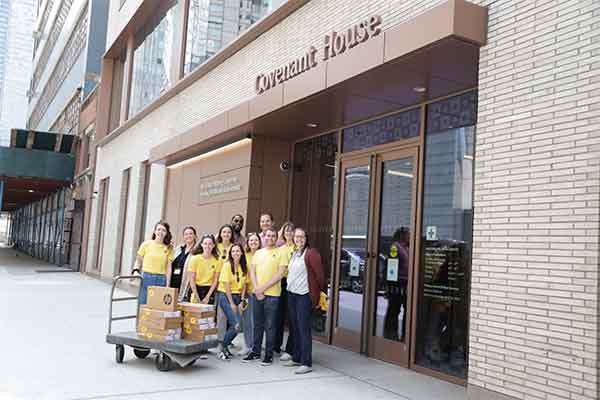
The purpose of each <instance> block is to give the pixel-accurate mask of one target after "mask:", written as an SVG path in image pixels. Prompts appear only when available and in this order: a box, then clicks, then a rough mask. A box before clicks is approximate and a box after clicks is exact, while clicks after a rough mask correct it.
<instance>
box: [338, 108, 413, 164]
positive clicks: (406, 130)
mask: <svg viewBox="0 0 600 400" xmlns="http://www.w3.org/2000/svg"><path fill="white" fill-rule="evenodd" d="M420 130H421V108H414V109H412V110H408V111H404V112H401V113H399V114H394V115H390V116H387V117H382V118H379V119H375V120H372V121H368V122H365V123H362V124H359V125H355V126H352V127H350V128H346V129H344V130H343V131H342V152H344V153H347V152H349V151H355V150H362V149H366V148H369V147H373V146H377V145H380V144H386V143H391V142H395V141H397V140H402V139H408V138H413V137H417V136H419V132H420Z"/></svg>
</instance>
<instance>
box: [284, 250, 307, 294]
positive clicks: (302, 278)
mask: <svg viewBox="0 0 600 400" xmlns="http://www.w3.org/2000/svg"><path fill="white" fill-rule="evenodd" d="M305 254H306V249H305V250H304V251H303V252H302V253H300V252H299V251H295V252H294V254H293V255H292V259H291V260H290V265H289V266H288V277H287V290H288V292H291V293H294V294H300V295H303V294H307V293H308V273H307V272H306V264H305V263H304V255H305Z"/></svg>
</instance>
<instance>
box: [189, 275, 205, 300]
mask: <svg viewBox="0 0 600 400" xmlns="http://www.w3.org/2000/svg"><path fill="white" fill-rule="evenodd" d="M189 274H190V279H189V281H188V282H189V285H190V287H191V288H192V293H194V297H195V298H196V299H198V302H201V301H202V299H201V298H200V295H199V294H198V288H197V287H196V272H195V271H190V273H189Z"/></svg>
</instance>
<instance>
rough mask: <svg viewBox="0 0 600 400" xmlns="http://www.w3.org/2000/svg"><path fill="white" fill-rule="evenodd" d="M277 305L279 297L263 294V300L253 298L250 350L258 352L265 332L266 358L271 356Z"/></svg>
mask: <svg viewBox="0 0 600 400" xmlns="http://www.w3.org/2000/svg"><path fill="white" fill-rule="evenodd" d="M278 307H279V297H275V296H265V298H264V299H263V300H258V299H257V298H255V299H254V345H253V346H252V351H253V352H254V353H256V354H260V351H261V348H262V342H263V335H264V334H266V336H267V343H266V349H265V357H266V358H270V357H273V348H274V343H275V324H276V322H277V308H278Z"/></svg>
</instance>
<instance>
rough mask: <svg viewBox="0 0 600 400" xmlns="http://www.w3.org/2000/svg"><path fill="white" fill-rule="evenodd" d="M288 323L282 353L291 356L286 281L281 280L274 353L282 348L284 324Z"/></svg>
mask: <svg viewBox="0 0 600 400" xmlns="http://www.w3.org/2000/svg"><path fill="white" fill-rule="evenodd" d="M286 322H287V323H288V328H289V329H288V339H287V343H286V345H285V349H284V351H285V352H286V353H288V354H292V352H293V351H294V331H293V329H292V328H291V326H290V319H289V318H288V291H287V279H286V278H283V279H282V280H281V296H280V297H279V307H278V308H277V322H276V326H275V329H276V330H275V344H274V348H275V351H276V352H280V351H281V348H282V347H283V332H284V331H285V324H286Z"/></svg>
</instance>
